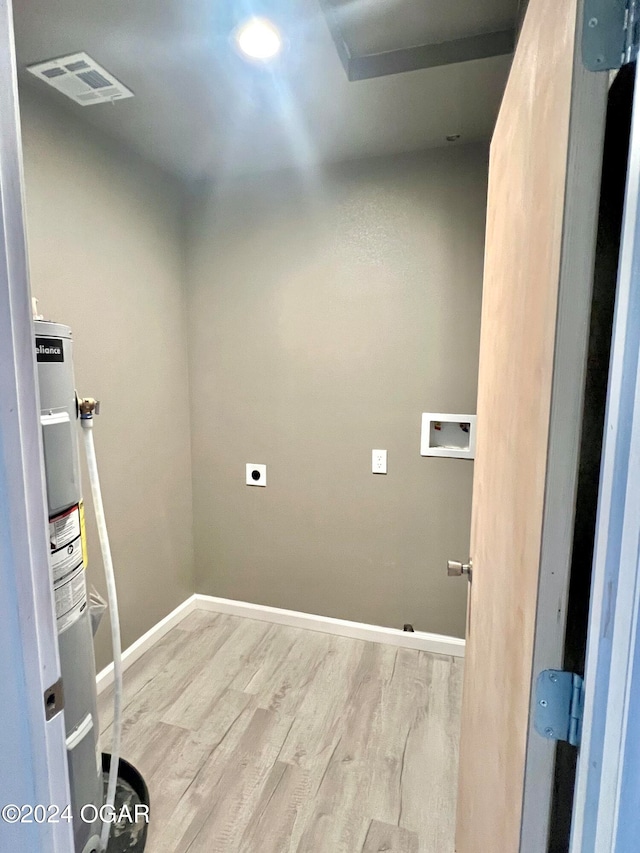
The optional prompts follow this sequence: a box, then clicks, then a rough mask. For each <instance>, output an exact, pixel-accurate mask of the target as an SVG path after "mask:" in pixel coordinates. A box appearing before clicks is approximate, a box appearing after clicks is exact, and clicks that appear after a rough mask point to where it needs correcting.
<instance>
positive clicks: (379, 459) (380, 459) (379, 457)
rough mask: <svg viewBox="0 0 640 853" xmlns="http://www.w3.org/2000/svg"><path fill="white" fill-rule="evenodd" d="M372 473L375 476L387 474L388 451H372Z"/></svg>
mask: <svg viewBox="0 0 640 853" xmlns="http://www.w3.org/2000/svg"><path fill="white" fill-rule="evenodd" d="M371 472H372V473H373V474H386V473H387V451H386V450H372V451H371Z"/></svg>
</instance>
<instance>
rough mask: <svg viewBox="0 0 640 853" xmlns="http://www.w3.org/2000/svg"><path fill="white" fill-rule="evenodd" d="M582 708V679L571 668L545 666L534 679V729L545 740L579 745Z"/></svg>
mask: <svg viewBox="0 0 640 853" xmlns="http://www.w3.org/2000/svg"><path fill="white" fill-rule="evenodd" d="M583 711H584V681H583V679H582V678H581V677H580V676H579V675H576V674H575V673H574V672H562V670H557V669H545V670H544V672H541V673H540V675H539V676H538V680H537V682H536V710H535V715H534V724H535V727H536V731H537V732H538V734H539V735H542V737H544V738H547V739H548V740H565V741H567V742H568V743H570V744H571V745H572V746H579V744H580V736H581V734H582V715H583Z"/></svg>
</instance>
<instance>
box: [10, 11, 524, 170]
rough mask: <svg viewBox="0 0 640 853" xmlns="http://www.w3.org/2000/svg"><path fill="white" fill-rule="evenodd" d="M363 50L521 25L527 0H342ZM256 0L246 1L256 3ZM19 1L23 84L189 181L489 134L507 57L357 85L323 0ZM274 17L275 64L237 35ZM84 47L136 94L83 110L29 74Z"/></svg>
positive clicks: (348, 26)
mask: <svg viewBox="0 0 640 853" xmlns="http://www.w3.org/2000/svg"><path fill="white" fill-rule="evenodd" d="M332 3H333V4H334V6H336V7H337V9H336V14H337V15H338V17H339V21H340V27H341V29H342V31H343V33H344V36H345V40H348V41H349V43H350V47H352V49H354V50H358V51H364V52H379V51H386V50H395V49H397V48H404V47H411V46H413V45H415V44H420V43H428V42H429V41H432V42H433V41H435V42H437V41H442V40H447V39H451V38H460V37H465V36H468V35H477V34H482V33H485V32H491V31H493V30H496V29H504V28H506V27H513V26H514V23H515V19H516V15H517V9H518V5H519V4H518V0H426V2H425V0H332ZM247 4H249V5H247ZM231 6H232V4H231V3H230V2H229V0H135V2H133V0H109V2H105V0H14V18H15V30H16V50H17V58H18V67H19V71H20V84H21V86H25V87H32V88H34V89H36V88H37V89H39V90H40V91H41V92H42V93H43V95H44V96H46V97H47V98H49V99H50V100H51V103H52V104H56V105H57V106H58V107H59V109H60V110H61V111H65V112H68V113H73V114H75V115H76V116H77V117H78V118H79V119H80V120H81V121H86V122H89V123H90V124H92V125H94V126H95V127H97V128H98V129H100V130H101V131H102V132H104V133H106V134H108V135H109V136H111V137H114V138H116V139H118V140H120V141H122V142H123V143H125V144H126V145H128V146H129V147H131V148H133V149H135V150H136V151H137V152H138V153H140V154H142V155H143V156H144V157H146V158H147V159H149V160H151V161H153V162H155V163H156V164H157V165H159V166H161V167H162V168H163V169H165V170H168V171H170V172H172V173H175V174H176V175H178V176H180V177H181V178H184V179H186V180H198V179H202V178H214V179H215V178H220V177H221V176H225V175H228V174H237V173H243V172H257V171H261V170H270V169H277V168H285V167H291V166H300V167H303V168H310V167H313V166H314V165H316V164H318V163H321V162H326V161H335V160H343V159H351V158H355V157H361V156H367V155H376V154H385V153H392V152H393V153H395V152H400V151H411V150H417V149H420V148H428V147H433V146H439V145H444V144H446V141H445V140H446V136H447V135H451V134H460V143H466V142H474V141H480V140H486V139H488V138H489V137H490V135H491V131H492V128H493V124H494V122H495V118H496V115H497V112H498V107H499V103H500V98H501V96H502V91H503V89H504V84H505V82H506V77H507V74H508V69H509V65H510V59H511V58H510V56H495V57H490V58H487V59H480V60H475V61H471V62H461V63H456V64H450V65H443V66H440V67H435V68H429V69H423V70H418V71H411V72H407V73H402V74H394V75H392V76H384V77H377V78H375V79H370V80H360V81H358V82H349V81H348V80H347V77H346V75H345V71H344V68H343V66H342V63H341V61H340V58H339V56H338V52H337V50H336V46H335V44H334V41H333V39H332V36H331V34H330V32H329V28H328V26H327V21H326V19H325V16H324V14H323V12H322V10H321V8H320V6H319V4H318V0H238V2H237V3H236V4H233V8H231ZM256 12H257V13H259V14H267V15H269V16H270V17H271V18H272V19H273V20H275V21H276V23H277V24H278V25H279V26H280V28H281V30H282V31H283V33H284V34H285V36H286V39H287V45H286V49H285V51H284V52H283V54H282V57H281V58H280V59H279V60H278V61H277V62H276V63H274V64H272V65H270V66H269V67H268V68H265V67H257V66H254V65H251V64H248V63H246V62H244V61H243V60H242V59H241V58H240V57H239V56H238V55H237V54H236V52H235V50H234V49H233V46H232V44H231V41H230V38H229V34H230V32H231V31H232V30H233V28H234V26H235V25H237V23H238V22H239V21H240V20H242V19H244V18H246V17H248V16H249V15H250V14H252V13H256ZM78 51H86V52H87V53H89V54H90V55H91V56H92V57H93V58H94V59H95V60H97V62H99V63H100V64H101V65H103V66H104V67H105V68H106V69H107V70H108V71H110V72H111V73H112V74H113V75H115V76H116V77H117V78H118V79H119V80H121V81H122V82H123V83H124V84H125V85H126V86H128V87H129V88H130V89H132V90H133V91H134V93H135V97H134V98H131V99H129V100H123V101H120V102H117V103H114V104H97V105H93V106H88V107H82V106H79V105H76V104H74V103H73V102H72V101H70V100H68V99H66V98H65V97H64V96H62V95H60V94H59V93H57V92H56V91H54V90H52V89H49V88H48V87H47V86H46V85H45V84H44V83H42V82H40V81H38V80H36V79H32V78H31V75H30V74H28V73H27V72H25V71H24V67H25V66H26V65H29V64H32V63H35V62H38V61H42V60H46V59H50V58H53V57H56V56H61V55H64V54H67V53H75V52H78Z"/></svg>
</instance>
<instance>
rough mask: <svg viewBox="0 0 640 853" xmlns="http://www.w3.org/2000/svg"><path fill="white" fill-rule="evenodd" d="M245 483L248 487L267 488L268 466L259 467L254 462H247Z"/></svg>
mask: <svg viewBox="0 0 640 853" xmlns="http://www.w3.org/2000/svg"><path fill="white" fill-rule="evenodd" d="M245 482H246V484H247V486H266V485H267V466H266V465H257V464H254V463H252V462H247V471H246V479H245Z"/></svg>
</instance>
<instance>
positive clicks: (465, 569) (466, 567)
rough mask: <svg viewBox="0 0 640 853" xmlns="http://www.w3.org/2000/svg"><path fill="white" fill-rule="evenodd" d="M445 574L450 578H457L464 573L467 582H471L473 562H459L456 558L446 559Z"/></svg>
mask: <svg viewBox="0 0 640 853" xmlns="http://www.w3.org/2000/svg"><path fill="white" fill-rule="evenodd" d="M447 574H448V575H449V577H450V578H459V577H462V575H466V576H467V578H468V580H469V583H471V578H472V575H473V562H472V561H471V560H469V562H468V563H460V562H458V560H448V561H447Z"/></svg>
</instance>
